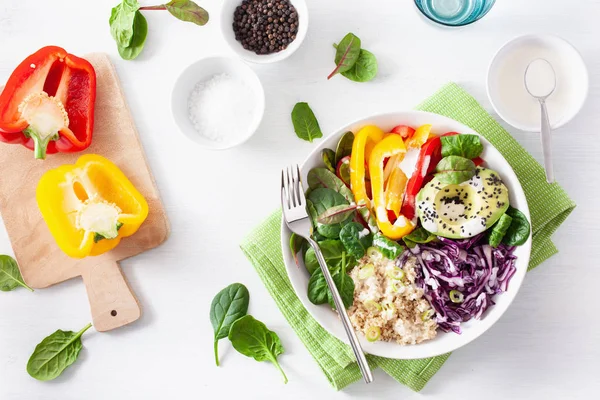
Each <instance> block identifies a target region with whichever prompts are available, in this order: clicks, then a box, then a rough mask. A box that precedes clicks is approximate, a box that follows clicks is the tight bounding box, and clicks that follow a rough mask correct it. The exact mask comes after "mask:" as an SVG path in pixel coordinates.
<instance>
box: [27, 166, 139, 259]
mask: <svg viewBox="0 0 600 400" xmlns="http://www.w3.org/2000/svg"><path fill="white" fill-rule="evenodd" d="M36 199H37V203H38V207H39V209H40V212H41V213H42V217H43V218H44V220H45V221H46V224H47V225H48V229H49V230H50V233H52V236H53V237H54V240H55V241H56V244H57V245H58V247H60V249H61V250H62V251H63V252H65V253H66V254H67V255H68V256H70V257H74V258H83V257H87V256H97V255H100V254H102V253H105V252H107V251H109V250H112V249H113V248H115V247H116V246H117V245H118V244H119V242H120V241H121V239H122V238H124V237H127V236H131V235H133V234H134V233H135V232H136V231H137V230H138V228H139V227H140V225H141V224H142V223H143V222H144V220H145V219H146V217H147V216H148V203H147V202H146V199H144V197H143V196H142V195H141V194H140V192H138V190H137V189H136V188H135V187H134V186H133V184H132V183H131V182H130V181H129V179H127V177H126V176H125V175H124V174H123V172H121V170H120V169H119V168H118V167H117V166H116V165H115V164H113V163H112V162H110V161H109V160H107V159H106V158H104V157H102V156H99V155H95V154H86V155H84V156H81V157H79V159H78V160H77V162H76V163H75V164H70V165H63V166H60V167H58V168H55V169H52V170H49V171H48V172H46V173H45V174H44V175H43V176H42V178H41V179H40V182H39V183H38V186H37V191H36Z"/></svg>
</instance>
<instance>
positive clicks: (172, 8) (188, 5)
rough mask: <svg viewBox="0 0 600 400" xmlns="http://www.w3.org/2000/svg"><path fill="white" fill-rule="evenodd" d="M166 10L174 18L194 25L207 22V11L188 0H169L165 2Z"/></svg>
mask: <svg viewBox="0 0 600 400" xmlns="http://www.w3.org/2000/svg"><path fill="white" fill-rule="evenodd" d="M165 8H166V9H167V11H169V12H170V13H171V15H173V16H174V17H175V18H177V19H180V20H182V21H186V22H193V23H194V24H196V25H205V24H206V23H207V22H208V12H207V11H206V10H205V9H204V8H202V7H200V6H199V5H198V4H196V3H194V2H193V1H190V0H171V1H170V2H168V3H167V4H165Z"/></svg>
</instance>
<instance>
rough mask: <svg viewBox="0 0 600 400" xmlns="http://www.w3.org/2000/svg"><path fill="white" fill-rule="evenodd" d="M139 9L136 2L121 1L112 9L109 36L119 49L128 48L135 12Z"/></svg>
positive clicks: (133, 0)
mask: <svg viewBox="0 0 600 400" xmlns="http://www.w3.org/2000/svg"><path fill="white" fill-rule="evenodd" d="M139 8H140V5H139V3H138V2H137V0H123V1H122V2H121V4H119V5H117V6H115V7H113V8H112V10H111V13H110V18H109V20H108V23H109V24H110V34H111V35H112V37H113V39H115V41H116V42H117V45H118V46H119V47H123V48H125V47H129V46H130V45H131V42H132V40H133V34H134V26H133V23H134V19H135V15H136V11H138V10H139Z"/></svg>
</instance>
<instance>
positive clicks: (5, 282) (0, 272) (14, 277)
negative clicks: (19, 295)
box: [0, 255, 33, 292]
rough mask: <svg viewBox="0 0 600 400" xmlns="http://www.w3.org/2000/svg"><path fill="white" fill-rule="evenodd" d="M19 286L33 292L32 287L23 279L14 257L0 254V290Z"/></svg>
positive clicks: (4, 290) (6, 290)
mask: <svg viewBox="0 0 600 400" xmlns="http://www.w3.org/2000/svg"><path fill="white" fill-rule="evenodd" d="M19 286H22V287H24V288H25V289H27V290H29V291H30V292H33V289H32V288H30V287H29V286H28V285H27V284H26V283H25V281H24V280H23V277H22V276H21V271H19V266H18V265H17V262H16V261H15V259H14V258H12V257H11V256H7V255H0V290H1V291H3V292H10V291H12V290H14V289H16V288H17V287H19Z"/></svg>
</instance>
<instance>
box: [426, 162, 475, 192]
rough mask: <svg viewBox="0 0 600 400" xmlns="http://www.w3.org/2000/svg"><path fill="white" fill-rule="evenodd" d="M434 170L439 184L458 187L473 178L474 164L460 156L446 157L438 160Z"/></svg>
mask: <svg viewBox="0 0 600 400" xmlns="http://www.w3.org/2000/svg"><path fill="white" fill-rule="evenodd" d="M435 170H436V174H435V176H436V177H437V178H438V179H439V180H440V182H442V183H446V184H452V185H458V184H459V183H462V182H464V181H468V180H469V179H471V178H472V177H473V176H475V163H473V161H471V160H469V159H468V158H464V157H461V156H448V157H444V158H442V159H441V160H440V162H439V163H438V165H437V166H436V167H435Z"/></svg>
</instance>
